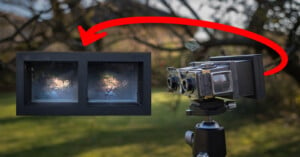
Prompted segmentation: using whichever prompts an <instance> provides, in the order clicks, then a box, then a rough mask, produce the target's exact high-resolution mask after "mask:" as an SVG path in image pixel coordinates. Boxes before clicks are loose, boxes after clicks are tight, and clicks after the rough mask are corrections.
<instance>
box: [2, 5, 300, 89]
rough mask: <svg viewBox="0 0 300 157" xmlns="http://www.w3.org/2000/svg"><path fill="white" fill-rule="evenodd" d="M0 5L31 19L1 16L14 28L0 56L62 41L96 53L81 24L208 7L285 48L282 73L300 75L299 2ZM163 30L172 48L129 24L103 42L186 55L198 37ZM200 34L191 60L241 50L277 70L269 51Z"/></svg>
mask: <svg viewBox="0 0 300 157" xmlns="http://www.w3.org/2000/svg"><path fill="white" fill-rule="evenodd" d="M0 2H1V3H6V4H7V3H8V4H10V5H15V6H19V7H22V8H25V9H27V10H28V11H30V13H31V15H32V16H30V18H28V19H26V20H23V22H18V21H17V20H15V18H14V16H12V15H11V13H1V14H0V19H1V21H2V22H3V23H5V24H6V25H10V26H11V27H13V28H14V31H13V32H12V33H10V35H8V36H5V37H1V38H0V49H1V52H0V53H1V54H5V53H11V52H12V51H18V50H44V49H45V48H46V47H47V46H49V45H51V44H53V43H55V42H62V43H64V44H65V45H66V46H67V47H68V48H69V49H70V50H73V51H78V50H80V51H96V50H97V51H100V50H102V49H103V40H99V41H97V42H96V43H95V44H93V45H92V46H88V47H83V46H82V45H81V42H80V38H79V35H78V32H77V25H82V26H83V27H84V28H86V29H87V28H90V27H91V26H92V25H93V24H95V23H98V22H101V21H105V20H109V19H114V18H120V17H127V16H141V15H143V16H149V15H158V16H182V13H181V12H180V11H179V9H177V8H179V7H181V8H183V9H185V10H186V12H188V14H189V17H191V18H195V19H203V17H201V16H200V15H199V13H198V12H199V11H200V10H204V8H210V10H211V11H212V13H211V14H210V16H209V18H210V19H212V20H214V21H215V22H220V23H225V24H230V25H234V24H235V22H234V20H232V19H233V18H230V16H232V17H234V16H238V15H239V16H241V17H243V19H244V20H241V21H242V22H241V25H242V27H245V29H247V30H250V31H253V32H255V33H258V34H261V35H264V36H267V37H269V38H271V39H273V40H276V41H277V42H279V43H280V44H281V45H282V46H283V47H284V49H285V50H286V51H287V53H288V55H289V63H288V65H287V67H286V68H285V69H284V71H285V72H286V73H287V74H288V75H290V76H291V77H292V78H294V79H295V80H296V81H297V82H298V85H300V75H299V74H298V72H299V71H300V64H299V53H298V52H299V46H300V41H299V40H300V26H299V25H300V11H299V8H300V2H299V1H298V0H285V1H274V0H253V1H246V0H226V1H221V0H211V1H201V2H200V3H198V4H197V6H195V4H194V2H193V1H189V0H176V1H174V0H173V1H171V0H161V1H150V0H145V1H141V0H125V1H116V0H106V1H92V2H91V3H89V4H86V3H87V2H86V1H77V0H69V1H59V0H51V1H45V2H44V3H46V4H44V7H43V8H42V9H39V8H35V7H33V6H36V5H35V4H36V3H37V1H35V0H28V1H22V2H20V1H4V0H2V1H0ZM47 3H49V4H47ZM153 4H157V5H160V6H163V7H164V8H165V9H164V10H158V9H155V7H153ZM176 5H177V6H176ZM49 14H52V16H51V17H50V18H49V16H47V15H49ZM228 16H229V17H228ZM1 27H3V25H2V26H1ZM164 27H166V29H167V30H168V31H169V32H170V33H172V34H173V38H177V39H176V41H178V42H176V44H173V45H172V46H169V44H162V43H160V42H153V41H158V39H159V38H160V37H159V36H156V40H153V32H151V28H149V27H148V28H147V27H145V25H136V26H131V25H130V26H127V27H124V29H121V30H126V31H114V33H113V34H110V37H106V38H107V39H106V40H110V42H106V43H105V46H107V44H108V43H109V44H111V45H112V44H115V43H117V42H120V41H121V40H132V41H135V42H136V43H138V44H140V45H145V46H147V47H149V48H152V49H156V50H158V51H168V52H173V51H183V50H185V48H184V42H185V41H187V40H188V38H196V36H195V33H196V32H195V30H193V28H191V27H187V26H180V27H182V29H183V30H184V31H178V29H176V28H175V27H174V26H171V25H165V26H164ZM137 30H143V31H145V32H146V34H147V35H146V36H147V37H146V38H145V36H144V35H143V36H141V35H140V34H137V33H136V32H137ZM200 30H201V31H202V32H203V33H204V34H206V36H207V39H205V40H202V39H197V38H196V39H197V42H199V44H200V45H201V49H200V50H199V51H198V52H197V54H196V55H195V57H197V58H198V59H203V57H204V56H207V55H209V52H210V50H212V49H215V48H219V49H223V48H224V47H225V48H226V46H239V47H242V48H243V51H247V52H253V51H255V52H258V53H266V54H267V55H268V56H270V57H271V58H272V59H273V61H272V62H270V63H269V64H268V65H267V66H268V67H272V66H275V65H276V64H278V62H279V58H278V55H277V54H276V53H275V52H274V51H273V50H271V49H269V48H267V47H265V46H263V45H261V44H259V43H257V42H254V41H252V40H249V39H246V38H242V37H239V36H235V35H232V34H228V33H224V32H219V31H215V30H209V29H203V28H201V29H200ZM129 33H130V34H131V35H129ZM151 37H152V38H151ZM163 42H168V41H163ZM225 53H226V52H225ZM240 53H242V52H240ZM1 54H0V55H1ZM13 56H14V55H13ZM2 62H3V63H2V68H3V69H5V70H10V71H13V70H14V67H15V57H11V58H10V60H9V61H7V60H6V61H2Z"/></svg>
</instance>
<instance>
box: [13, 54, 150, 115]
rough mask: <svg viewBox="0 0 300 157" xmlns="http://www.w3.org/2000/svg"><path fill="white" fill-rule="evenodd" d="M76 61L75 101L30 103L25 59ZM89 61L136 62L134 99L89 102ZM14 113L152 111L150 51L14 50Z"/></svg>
mask: <svg viewBox="0 0 300 157" xmlns="http://www.w3.org/2000/svg"><path fill="white" fill-rule="evenodd" d="M47 61H48V62H49V61H51V62H52V61H54V62H56V61H57V62H66V63H67V62H77V67H78V69H77V70H78V71H77V74H78V102H76V103H50V102H47V103H32V101H31V95H30V94H31V85H30V83H28V82H31V81H28V79H31V77H30V76H29V75H30V72H28V70H26V69H27V68H26V66H27V62H28V63H30V62H47ZM89 62H112V63H117V62H121V63H122V62H133V63H138V75H139V76H138V80H139V81H138V91H139V94H138V102H137V103H116V102H114V103H89V102H88V99H87V98H88V93H87V92H88V82H87V81H88V63H89ZM16 71H17V75H16V86H17V90H16V104H17V108H16V114H17V115H150V114H151V54H150V53H103V52H102V53H86V52H76V53H69V52H64V53H62V52H59V53H55V52H48V53H47V52H40V53H39V52H19V53H17V70H16Z"/></svg>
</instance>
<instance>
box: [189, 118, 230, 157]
mask: <svg viewBox="0 0 300 157" xmlns="http://www.w3.org/2000/svg"><path fill="white" fill-rule="evenodd" d="M192 141H193V143H192V148H193V156H194V157H225V156H226V143H225V132H224V128H223V127H220V126H219V124H218V123H217V122H215V121H203V122H201V123H198V124H196V126H195V132H194V135H193V140H192Z"/></svg>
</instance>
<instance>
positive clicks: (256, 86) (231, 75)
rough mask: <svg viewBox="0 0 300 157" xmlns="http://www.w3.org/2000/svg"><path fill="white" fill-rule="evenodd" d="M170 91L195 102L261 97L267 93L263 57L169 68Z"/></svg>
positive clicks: (227, 58)
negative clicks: (219, 98)
mask: <svg viewBox="0 0 300 157" xmlns="http://www.w3.org/2000/svg"><path fill="white" fill-rule="evenodd" d="M167 70H168V79H167V83H168V88H169V91H171V92H177V93H179V94H184V95H186V96H188V97H189V98H190V99H191V100H194V101H203V100H205V99H211V98H217V97H221V98H229V99H236V98H239V97H250V98H261V97H263V96H264V94H265V88H264V77H263V71H264V70H263V64H262V56H261V55H260V54H252V55H240V56H219V57H212V58H210V61H204V62H191V63H190V64H189V66H187V67H183V68H174V67H169V68H167Z"/></svg>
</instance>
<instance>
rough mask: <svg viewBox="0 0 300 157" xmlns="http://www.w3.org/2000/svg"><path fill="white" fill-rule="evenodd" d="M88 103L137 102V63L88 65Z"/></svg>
mask: <svg viewBox="0 0 300 157" xmlns="http://www.w3.org/2000/svg"><path fill="white" fill-rule="evenodd" d="M88 68H89V69H88V98H89V102H100V103H101V102H104V103H109V102H124V103H126V102H137V93H138V83H137V82H138V64H137V63H89V65H88Z"/></svg>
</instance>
